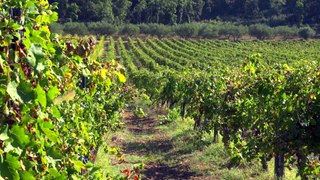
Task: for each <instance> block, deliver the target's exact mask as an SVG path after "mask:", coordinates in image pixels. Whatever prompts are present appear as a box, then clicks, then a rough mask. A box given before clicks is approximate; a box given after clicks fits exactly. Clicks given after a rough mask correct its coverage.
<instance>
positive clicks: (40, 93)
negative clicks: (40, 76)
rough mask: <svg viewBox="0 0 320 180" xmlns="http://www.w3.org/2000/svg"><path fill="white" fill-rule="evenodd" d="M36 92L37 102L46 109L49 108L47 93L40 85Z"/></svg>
mask: <svg viewBox="0 0 320 180" xmlns="http://www.w3.org/2000/svg"><path fill="white" fill-rule="evenodd" d="M35 90H36V93H37V101H38V102H39V103H40V104H41V106H42V107H44V108H46V107H47V98H46V92H45V91H44V90H43V89H42V88H41V86H40V85H39V84H38V86H37V88H36V89H35Z"/></svg>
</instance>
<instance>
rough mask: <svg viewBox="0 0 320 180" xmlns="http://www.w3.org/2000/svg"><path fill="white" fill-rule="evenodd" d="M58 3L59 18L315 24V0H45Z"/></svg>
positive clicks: (317, 17) (318, 15)
mask: <svg viewBox="0 0 320 180" xmlns="http://www.w3.org/2000/svg"><path fill="white" fill-rule="evenodd" d="M49 2H50V3H54V2H56V3H58V7H59V9H58V13H59V17H60V21H61V22H65V21H82V22H88V21H106V22H108V23H116V24H119V23H163V24H176V23H185V22H192V21H203V20H212V19H218V20H228V21H239V22H241V23H244V24H251V23H267V24H269V25H271V26H273V25H298V26H300V25H302V24H312V25H314V24H317V23H318V22H319V20H320V13H319V12H318V9H319V8H320V1H317V0H49Z"/></svg>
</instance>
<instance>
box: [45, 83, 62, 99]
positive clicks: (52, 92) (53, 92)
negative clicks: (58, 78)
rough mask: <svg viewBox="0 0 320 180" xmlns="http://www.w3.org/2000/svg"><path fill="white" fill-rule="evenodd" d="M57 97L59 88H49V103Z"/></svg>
mask: <svg viewBox="0 0 320 180" xmlns="http://www.w3.org/2000/svg"><path fill="white" fill-rule="evenodd" d="M59 95H60V91H59V88H58V87H57V86H54V87H52V88H50V89H49V91H48V93H47V97H48V99H49V100H50V101H53V100H54V98H56V97H57V96H59Z"/></svg>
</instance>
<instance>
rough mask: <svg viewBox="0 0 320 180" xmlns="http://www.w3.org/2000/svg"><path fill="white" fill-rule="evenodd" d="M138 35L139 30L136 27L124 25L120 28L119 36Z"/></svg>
mask: <svg viewBox="0 0 320 180" xmlns="http://www.w3.org/2000/svg"><path fill="white" fill-rule="evenodd" d="M139 33H140V28H139V26H137V25H133V24H125V25H123V26H122V27H121V34H122V35H127V36H136V35H138V34H139Z"/></svg>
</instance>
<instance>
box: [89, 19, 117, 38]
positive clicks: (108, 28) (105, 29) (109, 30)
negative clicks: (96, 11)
mask: <svg viewBox="0 0 320 180" xmlns="http://www.w3.org/2000/svg"><path fill="white" fill-rule="evenodd" d="M87 26H88V29H89V31H90V33H93V34H96V35H113V34H115V33H117V32H118V28H117V26H115V25H112V24H109V23H108V22H103V21H101V22H91V23H88V24H87Z"/></svg>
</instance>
